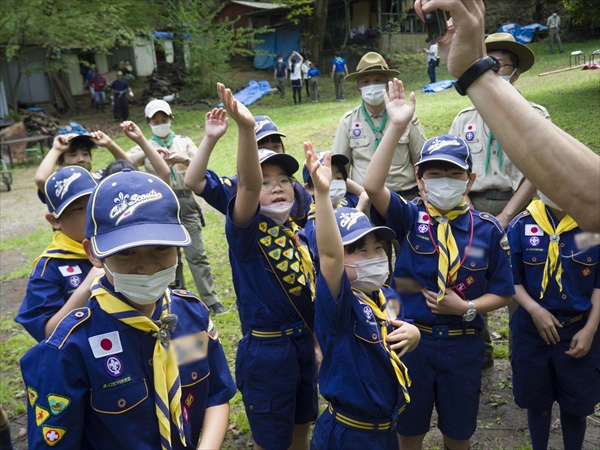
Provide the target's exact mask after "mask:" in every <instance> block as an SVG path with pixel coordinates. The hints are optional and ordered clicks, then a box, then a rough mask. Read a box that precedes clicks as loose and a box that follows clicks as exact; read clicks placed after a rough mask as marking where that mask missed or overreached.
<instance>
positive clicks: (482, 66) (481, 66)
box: [454, 56, 500, 95]
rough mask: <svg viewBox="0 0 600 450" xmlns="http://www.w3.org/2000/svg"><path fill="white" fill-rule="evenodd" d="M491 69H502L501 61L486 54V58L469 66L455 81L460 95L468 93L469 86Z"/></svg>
mask: <svg viewBox="0 0 600 450" xmlns="http://www.w3.org/2000/svg"><path fill="white" fill-rule="evenodd" d="M490 69H492V70H494V71H495V72H497V71H498V70H499V69H500V63H499V62H498V60H497V59H496V58H494V57H493V56H486V57H485V58H483V59H480V60H479V61H477V62H476V63H475V64H473V65H472V66H471V67H469V68H468V69H467V70H466V71H465V73H463V74H462V75H461V76H460V78H459V79H458V80H456V83H454V87H455V88H456V91H457V92H458V93H459V94H460V95H467V89H469V87H470V86H471V85H472V84H473V83H474V82H475V80H476V79H477V78H479V77H480V76H481V75H483V74H484V73H485V72H487V71H488V70H490Z"/></svg>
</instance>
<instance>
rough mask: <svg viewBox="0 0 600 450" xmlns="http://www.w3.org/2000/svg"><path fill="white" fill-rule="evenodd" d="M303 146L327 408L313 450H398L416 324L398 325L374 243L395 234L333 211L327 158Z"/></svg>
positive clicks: (359, 216)
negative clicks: (312, 210) (311, 200)
mask: <svg viewBox="0 0 600 450" xmlns="http://www.w3.org/2000/svg"><path fill="white" fill-rule="evenodd" d="M304 146H305V147H304V148H305V152H306V164H307V167H309V169H310V174H311V177H312V179H313V183H314V186H315V203H316V234H317V244H318V247H319V254H320V257H321V259H320V262H321V266H320V268H321V270H320V273H319V276H318V278H317V298H316V300H315V309H316V311H315V334H316V335H317V339H318V341H319V344H320V345H321V350H322V352H323V362H322V364H321V368H320V371H319V388H320V391H321V394H322V395H323V397H324V398H325V399H326V400H327V401H328V402H329V405H328V407H327V408H326V409H325V411H324V412H323V414H322V415H321V416H320V417H319V419H318V420H317V423H316V425H315V429H314V431H313V437H312V441H311V449H315V450H317V449H341V448H344V449H366V448H378V449H389V450H397V449H398V438H397V436H396V429H395V422H396V418H397V416H398V414H399V413H400V412H402V411H403V410H404V409H405V407H406V404H407V403H408V402H409V401H410V397H409V396H408V390H407V389H408V386H409V385H410V379H409V378H408V373H407V370H406V367H405V366H404V364H402V362H401V361H400V357H401V356H402V355H404V354H405V353H406V352H408V351H412V350H413V349H414V348H415V347H416V346H417V344H418V342H419V337H420V335H419V330H418V329H417V328H416V327H415V326H414V325H411V324H409V323H405V322H403V321H401V320H396V318H397V317H398V314H397V313H396V311H395V307H394V306H393V302H390V300H392V301H393V300H396V301H397V297H396V295H395V293H394V291H393V290H391V289H389V288H387V287H383V283H384V281H385V280H386V278H387V277H388V261H387V256H386V254H385V251H384V250H383V247H382V245H381V243H380V239H387V240H390V239H393V238H394V232H393V231H392V230H391V229H389V228H387V227H373V226H372V225H371V223H370V222H369V219H368V218H367V216H365V214H364V213H362V212H361V211H358V210H357V209H354V208H348V207H341V208H337V209H335V211H334V209H333V206H332V204H331V199H330V196H329V194H330V184H331V181H332V177H333V175H332V164H331V163H332V158H331V154H330V153H327V154H326V155H325V157H324V160H323V163H322V164H321V162H320V161H319V156H318V154H316V153H315V152H314V151H313V149H312V145H311V144H310V143H305V144H304ZM321 159H323V158H321ZM336 229H337V230H338V231H337V232H336V231H333V232H332V230H336ZM390 306H391V307H390ZM392 311H393V312H392ZM392 327H393V328H395V330H394V331H393V332H392ZM396 352H398V353H396Z"/></svg>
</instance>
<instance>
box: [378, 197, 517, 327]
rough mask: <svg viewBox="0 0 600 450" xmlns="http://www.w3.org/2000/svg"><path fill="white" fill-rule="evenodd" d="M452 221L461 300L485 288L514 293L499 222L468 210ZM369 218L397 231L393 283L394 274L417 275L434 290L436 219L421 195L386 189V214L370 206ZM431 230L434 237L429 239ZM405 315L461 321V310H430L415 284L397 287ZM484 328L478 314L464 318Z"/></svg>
mask: <svg viewBox="0 0 600 450" xmlns="http://www.w3.org/2000/svg"><path fill="white" fill-rule="evenodd" d="M470 212H471V213H472V214H469V212H467V213H466V214H462V215H461V216H459V217H457V218H456V219H455V220H453V221H452V222H451V225H452V233H453V235H454V238H455V240H456V244H457V246H458V251H459V256H460V259H461V262H462V263H461V266H460V268H459V270H458V275H457V278H456V283H455V285H454V287H453V289H454V290H455V291H456V293H457V294H458V295H460V296H461V297H463V298H464V299H465V300H472V299H476V298H478V297H481V296H482V295H483V294H485V293H489V294H495V295H499V296H507V295H513V294H514V293H515V289H514V285H513V279H512V272H511V267H510V255H509V246H508V239H507V237H506V235H505V233H504V230H503V229H502V226H501V225H500V223H499V222H498V221H497V220H496V218H495V217H493V216H492V215H490V214H487V213H480V212H478V211H474V210H471V211H470ZM471 217H473V222H472V223H473V226H474V229H473V240H472V242H471V245H470V248H469V250H468V254H467V255H465V251H467V247H469V242H470V236H471ZM371 220H372V222H373V224H374V225H385V226H387V227H389V228H391V229H392V230H394V231H395V232H396V237H397V239H398V241H399V242H400V251H399V254H398V257H397V258H396V267H395V269H394V283H395V285H396V288H398V282H397V280H396V279H397V278H405V279H410V280H411V281H416V282H417V285H420V287H425V288H427V289H430V290H432V291H434V292H438V290H439V289H438V286H437V268H438V258H439V255H438V253H437V251H436V248H435V246H434V243H436V245H437V239H436V237H437V222H435V221H432V225H433V226H432V227H431V230H430V229H429V227H430V224H429V214H428V213H427V210H426V209H425V205H424V203H423V200H422V199H420V198H418V199H415V200H413V201H412V202H410V203H408V202H406V201H405V200H404V199H403V198H401V197H400V196H399V195H398V194H395V193H391V195H390V204H389V207H388V214H387V220H384V219H383V218H382V217H381V215H380V214H379V213H378V212H377V210H376V209H375V208H374V207H372V208H371ZM432 236H433V239H434V241H432ZM400 296H401V298H402V304H403V305H404V308H405V309H404V315H405V317H408V318H410V319H413V320H414V322H415V324H423V325H439V324H444V325H455V326H462V325H464V322H463V320H462V316H458V315H446V314H434V313H432V312H431V310H430V309H429V307H428V306H427V302H426V301H425V299H424V297H423V295H422V294H421V292H420V290H415V291H414V292H400ZM469 325H470V326H473V327H476V328H479V329H483V326H484V320H483V317H482V315H481V314H478V315H477V317H476V318H475V319H474V320H473V321H472V322H471V323H470V324H469Z"/></svg>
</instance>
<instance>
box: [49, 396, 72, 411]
mask: <svg viewBox="0 0 600 450" xmlns="http://www.w3.org/2000/svg"><path fill="white" fill-rule="evenodd" d="M70 404H71V399H70V398H69V397H63V396H62V395H56V394H49V395H48V406H49V407H50V412H51V413H52V414H53V415H54V416H58V415H59V414H60V413H61V412H63V411H64V410H65V409H67V406H69V405H70Z"/></svg>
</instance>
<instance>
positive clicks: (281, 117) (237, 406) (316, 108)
mask: <svg viewBox="0 0 600 450" xmlns="http://www.w3.org/2000/svg"><path fill="white" fill-rule="evenodd" d="M563 46H564V49H565V53H564V54H555V55H549V54H548V48H547V45H546V44H533V45H532V46H531V48H532V50H533V51H534V52H535V53H536V55H537V63H536V65H535V66H534V68H533V69H531V70H530V71H529V72H527V73H525V74H523V75H521V77H520V79H519V80H518V82H517V84H516V87H517V88H518V89H519V90H520V91H521V92H522V93H523V95H524V96H525V97H526V98H527V99H528V100H530V101H533V102H536V103H539V104H541V105H543V106H545V107H546V108H547V109H548V111H549V113H550V115H551V117H552V121H553V122H554V123H555V124H556V125H558V126H559V127H561V128H563V129H564V130H565V131H567V132H568V133H570V134H572V135H574V136H575V137H577V138H578V139H579V140H581V141H582V142H583V143H585V144H586V145H587V146H589V147H590V148H592V149H593V150H594V151H595V152H596V153H600V125H599V124H600V83H599V80H600V70H586V71H584V70H581V69H577V70H569V71H563V72H558V73H555V74H551V75H545V76H539V73H542V72H550V71H553V70H559V69H564V68H567V67H568V66H569V56H568V55H569V53H570V52H571V51H574V50H582V51H584V52H585V53H586V54H589V53H590V52H591V51H592V50H595V49H597V48H600V41H587V42H580V43H575V42H566V43H564V44H563ZM402 61H403V63H402V65H401V67H400V70H401V75H400V78H401V79H402V80H403V81H404V82H405V85H406V88H407V89H408V90H414V91H415V94H416V98H417V110H416V111H417V115H418V116H419V117H420V119H421V123H422V124H423V126H424V128H425V133H426V136H427V137H432V136H436V135H438V134H442V133H446V132H447V131H448V130H449V128H450V125H451V124H452V121H453V119H454V117H455V115H456V114H457V113H458V112H459V111H460V110H461V109H463V108H465V107H468V106H470V105H471V103H470V101H469V99H468V98H467V97H461V96H459V95H458V94H457V93H456V91H455V90H454V89H453V88H452V89H448V90H446V91H444V92H440V93H437V94H424V93H422V92H421V88H422V87H423V86H424V85H425V84H427V83H428V80H429V79H428V77H427V67H426V58H425V57H424V56H423V55H422V54H415V55H403V58H402ZM323 69H324V68H321V71H322V72H324V70H323ZM437 78H438V80H443V79H451V77H450V76H449V75H448V72H447V70H446V67H445V66H443V65H442V66H440V67H439V68H438V71H437ZM263 79H264V80H269V81H271V80H272V74H271V72H270V71H265V72H264V77H263V78H260V80H263ZM257 81H259V80H258V79H257ZM345 89H346V98H347V101H346V102H345V103H340V102H335V101H334V92H333V83H332V82H331V80H330V78H329V76H328V74H325V73H324V74H323V76H322V77H321V79H320V91H321V97H320V100H319V102H318V103H311V102H310V101H309V99H308V98H306V99H305V102H304V104H303V105H302V106H294V105H293V100H292V97H291V89H290V88H288V92H287V93H286V98H285V99H281V98H280V97H279V96H278V95H268V96H265V97H263V98H262V99H261V100H260V101H258V102H256V103H255V104H253V105H251V106H250V107H249V108H250V110H251V111H252V113H253V114H255V115H268V116H270V117H271V118H272V119H273V120H274V121H275V123H276V124H277V125H278V126H279V129H280V130H281V131H282V132H284V133H285V134H286V135H287V138H285V140H284V142H285V147H286V151H287V152H288V153H290V154H292V155H294V156H295V157H296V158H297V159H298V160H299V161H300V162H301V163H302V161H303V147H302V143H303V142H304V141H312V142H313V144H314V145H315V148H317V149H320V150H328V149H329V148H330V147H331V145H332V143H333V138H334V135H335V131H336V128H337V124H338V122H339V120H340V118H341V117H342V115H343V114H344V113H345V112H346V111H349V110H350V109H352V108H353V107H355V106H356V105H358V104H359V101H360V97H359V94H358V93H357V91H356V90H355V89H354V86H353V85H352V84H351V83H346V86H345ZM215 91H216V89H215ZM304 94H306V92H304ZM214 103H215V104H216V103H217V101H216V100H215V101H214ZM173 109H174V114H175V121H174V123H173V129H174V130H175V131H176V132H178V133H182V134H186V135H188V136H190V137H191V138H192V139H193V140H194V141H195V142H196V143H197V144H199V143H200V141H201V139H202V136H203V134H204V116H205V113H206V112H207V110H208V107H207V106H206V105H201V106H200V107H198V106H194V107H183V106H180V105H173ZM81 118H85V115H84V114H83V113H82V114H80V115H76V116H75V117H74V119H76V120H77V119H81ZM131 119H132V120H134V121H136V122H137V123H138V124H139V125H140V126H141V127H142V130H143V131H144V132H145V133H146V135H147V136H149V135H150V130H149V127H148V126H147V125H146V123H145V120H144V119H143V107H137V108H134V109H133V110H132V117H131ZM115 141H116V142H117V143H119V144H120V145H121V146H122V148H124V149H128V148H130V147H131V146H132V143H131V141H129V140H128V139H127V138H126V137H125V136H124V135H122V134H120V135H118V136H116V137H115ZM236 150H237V131H236V125H235V122H233V121H230V125H229V130H228V132H227V134H226V135H225V136H224V137H223V138H222V140H221V141H220V142H219V144H218V146H217V148H216V149H215V150H214V152H213V155H212V158H211V161H210V164H209V168H210V169H212V170H214V171H215V172H216V173H218V174H219V175H231V174H234V173H235V171H236V168H235V161H236ZM109 162H110V155H109V154H107V152H106V151H104V150H95V151H94V161H93V163H94V168H95V169H96V168H100V167H104V166H106V165H107V164H108V163H109ZM19 170H20V169H18V168H17V169H15V172H17V174H15V176H18V171H19ZM298 176H299V177H301V175H300V173H298ZM204 211H205V214H206V222H207V226H206V227H205V228H204V230H203V232H204V242H205V245H206V249H207V252H208V255H209V258H210V261H211V264H212V268H213V274H214V277H215V284H216V288H217V293H218V294H219V296H220V297H221V300H222V302H223V303H224V304H225V305H226V306H227V307H228V308H229V309H230V312H229V313H228V314H225V315H222V316H218V317H217V318H216V319H215V322H216V325H217V329H218V331H219V335H220V338H221V341H222V342H223V345H224V347H225V351H226V353H227V358H228V361H229V363H230V367H231V369H232V371H233V368H234V360H235V350H236V346H237V342H238V340H239V338H240V337H241V336H240V327H239V320H238V316H237V312H236V311H235V295H234V290H233V286H232V283H231V273H230V267H229V262H228V256H227V243H226V241H225V236H224V218H223V216H222V215H221V214H219V213H217V212H216V211H214V210H213V209H212V208H211V207H209V206H206V205H205V207H204ZM49 240H50V235H49V232H48V233H47V234H44V235H43V238H40V237H39V236H35V235H31V236H28V237H25V238H16V239H11V240H3V241H2V243H1V246H0V248H1V249H10V248H17V247H24V248H26V249H27V251H28V253H33V254H39V253H41V251H42V250H43V249H44V247H45V246H46V245H47V243H48V242H49ZM31 247H33V249H32V248H31ZM28 272H29V267H18V268H14V271H13V272H12V274H11V275H9V277H10V276H12V277H23V276H26V274H27V273H28ZM186 283H187V285H188V287H190V288H191V290H192V291H195V287H194V285H193V279H192V277H191V275H190V273H189V271H188V270H187V268H186ZM2 319H3V320H2V327H1V329H0V333H2V335H3V336H9V337H10V338H5V339H3V340H2V342H1V344H2V345H1V346H0V352H1V353H2V356H0V358H1V363H0V364H1V365H2V370H3V375H2V379H1V383H2V384H0V388H1V389H0V402H1V403H3V404H4V405H5V406H6V407H7V409H8V412H9V415H11V416H14V415H16V414H18V413H20V412H21V410H22V408H21V407H20V406H19V405H18V403H16V402H13V401H11V400H10V399H11V398H14V396H15V393H22V391H23V387H22V385H21V384H20V381H19V380H18V377H15V376H14V375H12V376H11V377H10V379H6V377H5V375H4V374H5V373H13V374H14V373H15V372H11V371H13V370H14V369H15V368H16V366H17V364H18V356H19V355H20V354H22V352H23V351H25V349H26V348H27V347H28V345H30V344H31V342H30V341H27V339H26V338H23V337H19V335H20V334H24V333H23V332H20V330H19V328H18V327H17V326H14V324H12V318H11V317H2ZM24 342H25V344H24ZM17 373H18V372H17ZM231 422H232V423H234V424H235V426H236V429H237V430H238V431H240V432H243V431H247V430H248V423H247V421H246V418H245V415H244V412H243V407H242V404H241V399H240V395H239V393H238V394H237V395H236V397H235V399H234V401H233V403H232V413H231Z"/></svg>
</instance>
